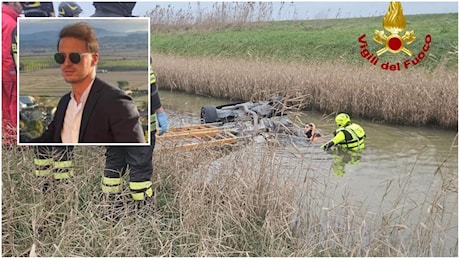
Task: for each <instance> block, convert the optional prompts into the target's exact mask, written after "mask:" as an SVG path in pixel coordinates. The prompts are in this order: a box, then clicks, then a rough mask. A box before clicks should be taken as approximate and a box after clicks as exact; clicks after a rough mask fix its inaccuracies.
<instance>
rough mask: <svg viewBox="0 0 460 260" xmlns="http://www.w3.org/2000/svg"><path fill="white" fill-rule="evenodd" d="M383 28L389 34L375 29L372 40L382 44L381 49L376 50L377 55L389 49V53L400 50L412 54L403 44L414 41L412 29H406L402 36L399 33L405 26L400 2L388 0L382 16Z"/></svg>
mask: <svg viewBox="0 0 460 260" xmlns="http://www.w3.org/2000/svg"><path fill="white" fill-rule="evenodd" d="M383 28H385V30H387V31H388V32H389V33H390V35H389V36H387V35H385V32H384V31H379V30H375V36H374V41H376V42H377V43H379V44H381V45H384V46H385V47H383V48H382V49H380V50H378V51H377V56H380V55H382V54H383V53H385V52H387V51H389V52H391V53H398V52H400V51H402V52H404V53H405V54H407V55H409V56H412V51H410V50H409V49H407V48H406V47H404V44H407V45H409V44H411V43H412V42H414V41H415V39H416V37H415V36H414V30H412V31H406V32H405V33H404V35H403V36H400V35H399V34H400V33H401V32H402V31H403V30H404V29H405V28H406V18H405V17H404V15H403V9H402V5H401V3H400V2H390V6H389V7H388V11H387V13H386V14H385V17H383Z"/></svg>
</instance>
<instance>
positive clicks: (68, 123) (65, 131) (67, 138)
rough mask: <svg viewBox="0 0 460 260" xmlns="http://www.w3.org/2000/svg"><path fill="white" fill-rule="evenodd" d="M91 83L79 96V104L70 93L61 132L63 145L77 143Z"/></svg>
mask: <svg viewBox="0 0 460 260" xmlns="http://www.w3.org/2000/svg"><path fill="white" fill-rule="evenodd" d="M93 81H94V80H93ZM93 81H91V83H90V84H89V87H88V88H87V89H86V90H85V91H84V92H83V94H82V95H81V98H80V104H77V101H76V100H75V97H74V93H73V92H71V93H70V101H69V105H68V106H67V110H66V111H65V116H64V125H63V126H62V131H61V139H62V142H63V143H78V136H79V134H80V125H81V116H82V114H83V109H84V108H85V104H86V100H87V99H88V95H89V92H90V91H91V86H92V85H93Z"/></svg>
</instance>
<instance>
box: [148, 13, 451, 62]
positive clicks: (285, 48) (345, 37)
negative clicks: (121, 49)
mask: <svg viewBox="0 0 460 260" xmlns="http://www.w3.org/2000/svg"><path fill="white" fill-rule="evenodd" d="M405 18H406V22H407V26H406V28H405V30H403V32H402V33H401V35H402V34H404V32H405V31H406V30H407V31H411V30H414V32H415V36H416V38H417V39H416V40H415V41H414V42H413V43H412V44H410V45H407V46H406V47H407V48H408V49H410V50H412V51H413V52H414V54H415V55H417V54H418V53H419V52H420V51H421V49H422V47H423V45H424V38H425V36H426V35H427V34H430V35H431V36H432V39H433V40H432V43H431V48H430V50H429V52H428V55H427V58H426V59H425V60H423V62H421V63H420V65H418V66H417V67H418V68H422V67H424V68H430V69H432V68H435V67H437V66H438V65H440V64H443V65H447V67H448V68H450V69H453V70H457V67H458V66H457V63H458V14H457V13H455V14H436V15H407V16H405ZM382 21H383V17H382V16H380V17H370V18H349V19H330V20H304V21H275V22H261V23H235V24H229V25H226V26H219V25H216V26H215V27H210V25H207V27H200V26H184V27H175V28H171V29H170V30H168V29H167V28H164V27H163V28H162V30H161V31H160V30H158V31H153V36H152V38H151V41H152V42H151V43H152V50H153V51H154V52H155V53H161V54H174V55H180V56H189V57H203V56H208V57H219V58H240V59H248V60H257V61H258V60H268V61H295V62H298V61H300V62H313V61H318V62H322V61H338V60H343V61H346V62H348V63H349V64H358V65H360V64H364V63H368V61H367V60H366V59H363V58H362V57H361V56H360V44H359V43H358V38H359V37H360V36H361V35H363V34H366V41H367V42H368V43H369V47H368V49H369V51H371V52H372V53H375V52H376V51H377V50H379V49H380V48H382V45H379V44H377V43H376V42H374V41H373V39H372V38H373V37H374V32H375V30H384V28H383V26H382ZM153 29H155V27H153ZM385 33H386V35H389V33H388V32H385ZM384 59H388V60H391V61H392V62H396V61H403V60H405V59H408V56H407V55H406V54H403V53H402V52H401V53H399V54H388V53H387V54H383V55H382V56H381V60H384Z"/></svg>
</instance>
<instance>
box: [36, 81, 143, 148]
mask: <svg viewBox="0 0 460 260" xmlns="http://www.w3.org/2000/svg"><path fill="white" fill-rule="evenodd" d="M70 94H71V93H70V92H69V93H67V94H66V95H64V96H63V97H62V98H61V99H60V100H59V104H58V106H57V110H56V113H55V114H54V118H53V121H52V122H51V123H50V125H49V126H48V128H47V129H46V130H45V132H44V133H43V134H42V135H41V136H40V137H38V138H35V139H33V140H32V141H31V143H62V140H61V131H62V127H63V125H64V116H65V113H66V110H67V106H68V104H69V101H70ZM78 142H79V143H145V138H144V132H143V130H142V126H141V124H140V122H139V112H138V111H137V108H136V105H135V104H134V102H133V100H132V99H131V97H129V96H128V95H126V94H125V93H124V92H123V91H122V90H121V89H119V88H115V87H113V86H110V85H109V84H107V83H106V82H104V81H102V80H100V79H98V78H97V77H96V78H95V80H94V82H93V85H92V87H91V90H90V92H89V94H88V99H87V100H86V103H85V107H84V108H83V114H82V118H81V125H80V133H79V138H78Z"/></svg>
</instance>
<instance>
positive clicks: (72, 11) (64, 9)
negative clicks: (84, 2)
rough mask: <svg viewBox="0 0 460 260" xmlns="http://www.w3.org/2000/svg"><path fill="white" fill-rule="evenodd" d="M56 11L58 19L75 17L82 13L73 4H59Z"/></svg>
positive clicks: (78, 6) (76, 5)
mask: <svg viewBox="0 0 460 260" xmlns="http://www.w3.org/2000/svg"><path fill="white" fill-rule="evenodd" d="M58 11H59V17H76V16H79V14H80V13H81V12H83V10H82V9H81V7H80V5H78V4H77V3H75V2H61V3H60V4H59V8H58Z"/></svg>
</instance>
